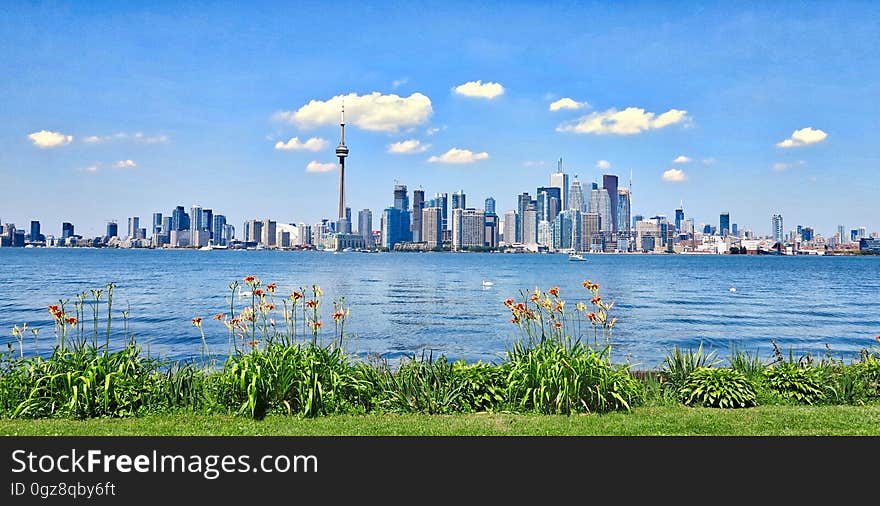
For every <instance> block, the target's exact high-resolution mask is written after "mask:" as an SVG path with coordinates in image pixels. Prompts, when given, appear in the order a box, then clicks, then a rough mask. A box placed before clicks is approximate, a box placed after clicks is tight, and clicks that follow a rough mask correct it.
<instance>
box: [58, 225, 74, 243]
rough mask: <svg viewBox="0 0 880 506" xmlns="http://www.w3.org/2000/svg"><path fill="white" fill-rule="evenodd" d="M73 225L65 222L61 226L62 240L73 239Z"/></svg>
mask: <svg viewBox="0 0 880 506" xmlns="http://www.w3.org/2000/svg"><path fill="white" fill-rule="evenodd" d="M73 236H74V232H73V223H68V222H66V221H65V222H64V223H62V224H61V238H62V239H67V238H68V237H73Z"/></svg>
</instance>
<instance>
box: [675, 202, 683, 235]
mask: <svg viewBox="0 0 880 506" xmlns="http://www.w3.org/2000/svg"><path fill="white" fill-rule="evenodd" d="M682 221H684V205H683V204H682V205H681V206H680V207H679V208H678V209H676V210H675V230H678V231H679V232H681V222H682Z"/></svg>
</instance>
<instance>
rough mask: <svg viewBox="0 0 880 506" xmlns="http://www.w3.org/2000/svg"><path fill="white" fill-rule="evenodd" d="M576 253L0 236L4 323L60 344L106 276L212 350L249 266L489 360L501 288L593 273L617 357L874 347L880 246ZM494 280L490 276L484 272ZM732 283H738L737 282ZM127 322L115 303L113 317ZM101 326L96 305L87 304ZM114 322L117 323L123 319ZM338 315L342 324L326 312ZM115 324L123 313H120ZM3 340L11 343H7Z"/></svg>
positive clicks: (171, 346) (173, 334)
mask: <svg viewBox="0 0 880 506" xmlns="http://www.w3.org/2000/svg"><path fill="white" fill-rule="evenodd" d="M586 258H587V259H588V261H587V262H570V261H568V258H567V256H566V255H532V254H448V253H421V254H420V253H377V254H366V253H340V254H330V253H323V252H281V251H180V250H176V251H170V250H167V251H163V250H96V249H10V248H3V249H0V272H2V274H3V275H2V278H3V279H4V281H3V282H2V285H0V329H3V331H2V332H3V334H5V336H4V337H2V338H0V339H2V340H3V341H4V342H7V341H10V340H12V338H11V337H9V336H10V333H9V330H10V329H11V328H12V326H13V325H14V324H21V323H23V322H28V323H29V325H30V326H31V327H34V326H39V327H42V328H43V331H42V337H41V339H40V341H38V343H42V344H41V346H42V348H41V349H40V350H38V351H41V352H43V353H45V352H46V351H47V350H48V348H49V347H50V346H51V343H52V339H53V337H52V335H53V334H52V322H51V320H50V316H49V314H48V312H47V311H46V306H47V305H48V304H52V303H55V302H56V301H57V300H58V299H59V298H73V297H74V295H75V294H77V293H79V292H81V291H83V290H87V289H90V288H100V287H102V286H103V285H104V284H105V283H106V282H108V281H114V282H116V283H117V284H118V288H117V291H116V298H115V302H114V306H115V307H116V308H118V309H119V310H120V311H122V310H123V309H126V308H128V307H129V306H130V311H131V315H130V320H129V325H130V329H131V330H132V331H133V332H134V333H135V334H136V336H137V338H138V341H139V342H140V343H142V344H143V345H145V346H146V347H148V348H149V351H150V353H151V354H159V355H162V356H165V357H170V358H188V357H192V356H198V355H199V353H200V351H199V350H200V348H201V338H200V337H199V333H198V330H197V329H196V328H194V327H193V326H192V325H191V323H190V320H191V318H192V317H194V316H202V317H205V330H206V332H207V335H208V341H209V344H210V346H211V348H212V350H214V351H216V352H224V351H225V350H226V336H227V334H226V329H225V327H223V325H222V324H221V323H220V322H216V321H212V320H210V319H209V318H210V316H211V315H213V314H216V313H218V312H226V311H228V297H229V289H228V284H229V283H230V282H231V281H233V280H240V279H241V278H243V277H244V276H246V275H249V274H253V275H256V276H258V277H260V278H261V279H262V280H263V281H264V282H266V283H269V282H276V283H277V284H278V287H279V292H280V293H282V294H284V293H287V294H289V293H290V291H291V290H292V289H294V288H298V287H300V286H310V285H311V284H313V283H316V284H318V285H320V286H321V287H322V288H323V289H324V291H325V294H326V295H325V299H324V300H325V303H326V304H325V306H326V307H325V313H324V314H325V315H326V316H325V320H326V321H328V323H329V322H330V321H332V320H330V318H329V314H330V312H332V311H330V309H331V307H332V306H331V301H332V300H333V299H334V298H335V297H338V296H344V297H345V300H346V303H347V305H349V306H350V308H351V316H350V320H349V324H348V329H349V330H350V332H351V333H352V334H353V339H352V340H351V341H350V342H349V347H350V349H351V350H352V351H353V352H356V353H358V354H361V355H364V354H367V353H371V354H372V353H379V354H383V355H385V356H387V357H389V358H391V359H394V358H396V357H400V356H404V355H411V354H413V353H416V354H421V353H422V351H424V350H428V349H431V350H434V355H435V356H436V355H439V354H441V353H442V354H446V355H447V356H449V357H453V358H462V359H465V360H469V361H476V360H484V361H494V360H497V359H499V357H501V356H503V354H504V352H505V350H506V349H507V347H508V346H509V344H510V343H511V340H512V339H513V338H515V337H516V336H517V335H518V334H517V331H516V328H515V327H514V326H513V325H512V324H510V323H508V320H509V318H510V314H509V312H508V311H507V309H506V308H505V307H504V306H503V304H502V301H503V300H504V299H506V298H507V297H517V296H518V295H519V291H520V289H526V290H529V289H533V288H534V287H535V286H539V287H541V288H543V289H547V288H549V287H551V286H559V287H560V289H561V297H562V298H563V299H566V300H567V301H568V303H569V304H572V305H573V303H574V302H575V301H576V300H585V299H587V300H588V298H589V297H588V292H586V290H584V289H583V288H582V287H581V282H582V281H583V280H584V279H591V280H592V281H594V282H596V283H599V284H601V285H602V294H603V296H604V297H605V300H613V301H615V302H616V307H615V310H614V314H615V315H617V316H618V317H619V318H620V321H619V323H618V324H617V326H616V327H615V332H614V343H615V348H614V350H615V351H614V357H615V360H624V359H629V360H630V361H631V362H633V363H635V364H638V365H641V366H642V367H656V366H657V365H658V364H659V363H660V362H661V361H662V359H663V356H664V354H665V352H666V351H667V350H669V349H670V348H671V347H672V346H674V345H679V346H684V347H689V346H690V347H695V346H697V345H698V344H699V343H700V342H703V343H704V346H706V347H710V348H713V349H716V350H718V352H719V355H722V356H726V354H727V351H728V349H729V346H730V344H731V342H735V343H737V344H738V345H739V346H740V347H742V348H745V349H747V350H759V351H760V353H761V354H762V356H769V352H770V350H771V344H770V343H771V340H776V342H777V343H778V344H779V345H780V346H781V347H782V348H783V350H785V351H786V352H787V351H788V349H789V348H791V349H793V350H794V351H795V353H798V354H799V353H804V352H808V351H809V352H813V353H824V352H825V351H826V346H828V347H830V349H831V351H832V352H833V353H834V354H835V356H837V357H839V358H851V357H854V356H856V354H857V353H858V351H859V350H860V349H862V348H865V347H870V346H872V345H877V344H878V343H877V342H876V341H875V340H874V337H875V336H876V335H877V334H880V258H876V257H875V258H871V257H767V256H761V257H746V256H690V255H668V256H667V255H588V256H586ZM484 280H486V281H490V282H492V283H493V284H492V285H491V286H484V285H483V283H482V282H483V281H484ZM731 287H736V292H735V293H732V292H731V291H730V288H731ZM117 318H118V320H117V321H119V322H120V324H121V316H120V315H117ZM86 320H87V323H88V325H91V323H90V321H91V317H87V318H86ZM114 325H115V323H114ZM331 326H332V325H331ZM119 328H120V330H121V326H120V327H119ZM4 347H5V345H4Z"/></svg>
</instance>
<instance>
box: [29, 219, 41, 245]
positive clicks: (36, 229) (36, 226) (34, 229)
mask: <svg viewBox="0 0 880 506" xmlns="http://www.w3.org/2000/svg"><path fill="white" fill-rule="evenodd" d="M40 235H41V234H40V222H39V221H36V220H33V221H31V233H30V235H28V240H29V241H33V242H37V241H41V240H42V239H40Z"/></svg>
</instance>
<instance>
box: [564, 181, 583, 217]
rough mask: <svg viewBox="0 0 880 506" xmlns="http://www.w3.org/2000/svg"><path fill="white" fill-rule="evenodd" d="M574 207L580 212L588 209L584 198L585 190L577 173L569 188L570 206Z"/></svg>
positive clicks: (570, 207) (569, 207)
mask: <svg viewBox="0 0 880 506" xmlns="http://www.w3.org/2000/svg"><path fill="white" fill-rule="evenodd" d="M567 209H574V210H576V211H580V212H582V213H583V212H586V211H587V203H586V201H585V200H584V192H583V190H582V189H581V183H580V181H578V179H577V175H575V176H574V181H572V183H571V187H570V188H569V190H568V208H567Z"/></svg>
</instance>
